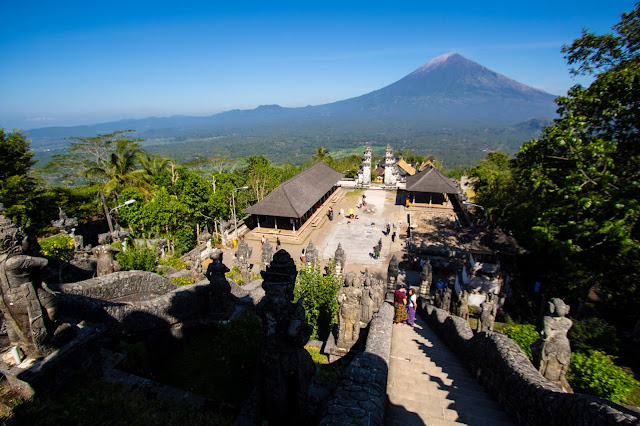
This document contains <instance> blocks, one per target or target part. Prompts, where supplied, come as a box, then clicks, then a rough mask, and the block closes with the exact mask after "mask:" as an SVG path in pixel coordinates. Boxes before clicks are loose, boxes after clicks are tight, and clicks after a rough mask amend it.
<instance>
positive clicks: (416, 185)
mask: <svg viewBox="0 0 640 426" xmlns="http://www.w3.org/2000/svg"><path fill="white" fill-rule="evenodd" d="M454 182H455V181H454V180H453V179H451V178H448V177H446V176H444V175H443V174H442V173H440V172H439V171H438V170H437V169H436V168H435V167H431V166H428V167H425V168H424V169H423V170H422V171H420V172H417V173H416V174H414V175H412V176H407V186H406V190H407V192H408V194H407V196H408V197H409V199H408V201H409V202H410V203H411V204H412V205H414V206H416V207H421V206H424V207H432V208H442V209H451V210H453V209H460V207H461V206H460V201H459V199H458V196H457V195H458V193H459V192H460V189H459V188H458V186H457V185H456V184H455V183H454Z"/></svg>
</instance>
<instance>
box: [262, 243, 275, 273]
mask: <svg viewBox="0 0 640 426" xmlns="http://www.w3.org/2000/svg"><path fill="white" fill-rule="evenodd" d="M272 260H273V246H272V245H271V243H270V242H269V240H266V241H265V242H264V244H263V245H262V255H261V256H260V261H261V262H262V265H263V266H264V268H265V270H266V269H267V266H269V264H270V263H271V261H272Z"/></svg>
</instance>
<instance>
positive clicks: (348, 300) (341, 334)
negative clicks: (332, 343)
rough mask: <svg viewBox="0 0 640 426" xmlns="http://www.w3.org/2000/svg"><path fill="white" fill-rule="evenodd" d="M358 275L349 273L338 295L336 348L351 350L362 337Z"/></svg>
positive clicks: (360, 291) (360, 292)
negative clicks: (359, 337) (357, 284)
mask: <svg viewBox="0 0 640 426" xmlns="http://www.w3.org/2000/svg"><path fill="white" fill-rule="evenodd" d="M356 280H357V277H356V273H355V272H349V273H348V274H347V276H346V277H345V282H344V286H343V287H342V288H341V289H340V292H339V293H338V303H339V304H340V308H339V310H338V339H337V342H336V346H338V347H339V348H342V349H350V348H351V347H352V346H353V345H354V344H355V343H356V342H357V341H358V336H359V335H360V315H361V313H362V309H361V307H360V298H361V297H362V290H360V289H359V288H358V287H357V286H356Z"/></svg>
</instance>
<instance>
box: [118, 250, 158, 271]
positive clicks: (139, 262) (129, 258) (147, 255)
mask: <svg viewBox="0 0 640 426" xmlns="http://www.w3.org/2000/svg"><path fill="white" fill-rule="evenodd" d="M127 246H128V248H127V251H121V252H120V253H117V254H116V260H117V261H118V263H119V264H120V266H121V267H122V270H123V271H148V272H154V271H155V270H156V267H157V266H158V252H157V250H156V248H155V247H151V248H149V247H147V246H138V245H136V244H127Z"/></svg>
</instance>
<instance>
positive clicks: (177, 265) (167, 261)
mask: <svg viewBox="0 0 640 426" xmlns="http://www.w3.org/2000/svg"><path fill="white" fill-rule="evenodd" d="M158 265H165V266H169V267H171V268H173V269H177V270H181V269H187V267H188V266H189V265H188V264H187V263H186V262H183V261H182V260H181V259H180V256H165V257H162V258H160V260H158Z"/></svg>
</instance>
